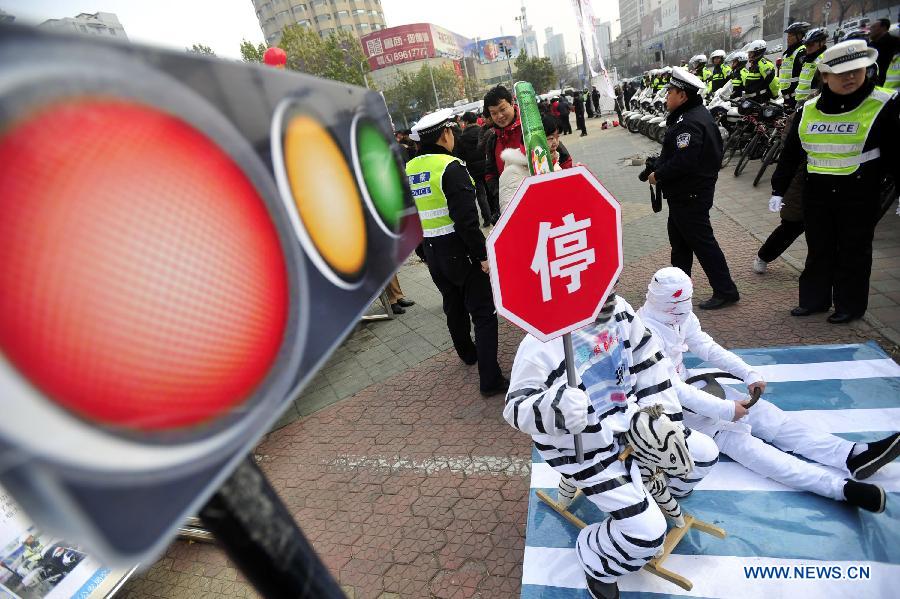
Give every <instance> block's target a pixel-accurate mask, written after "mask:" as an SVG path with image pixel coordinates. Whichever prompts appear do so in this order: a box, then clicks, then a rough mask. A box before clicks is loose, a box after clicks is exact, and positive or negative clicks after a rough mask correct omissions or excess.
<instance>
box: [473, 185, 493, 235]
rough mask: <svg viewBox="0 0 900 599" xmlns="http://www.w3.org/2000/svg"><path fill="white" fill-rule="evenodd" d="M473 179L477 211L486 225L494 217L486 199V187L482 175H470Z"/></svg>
mask: <svg viewBox="0 0 900 599" xmlns="http://www.w3.org/2000/svg"><path fill="white" fill-rule="evenodd" d="M472 180H473V181H475V199H476V200H477V201H478V211H479V212H481V222H482V223H484V226H485V227H486V226H488V225H489V224H490V223H491V221H492V220H493V217H494V211H493V210H491V206H490V204H488V199H487V188H486V187H485V186H484V177H472Z"/></svg>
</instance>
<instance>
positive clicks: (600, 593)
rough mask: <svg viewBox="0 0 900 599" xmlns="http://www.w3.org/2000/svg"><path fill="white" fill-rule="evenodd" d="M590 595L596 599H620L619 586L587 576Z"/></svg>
mask: <svg viewBox="0 0 900 599" xmlns="http://www.w3.org/2000/svg"><path fill="white" fill-rule="evenodd" d="M585 578H587V588H588V594H589V595H590V596H591V597H593V598H594V599H619V585H618V584H616V583H615V582H603V581H601V580H597V579H596V578H593V577H591V576H588V575H587V574H585Z"/></svg>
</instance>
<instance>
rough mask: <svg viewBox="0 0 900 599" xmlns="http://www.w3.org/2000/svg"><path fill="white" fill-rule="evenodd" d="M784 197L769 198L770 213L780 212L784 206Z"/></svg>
mask: <svg viewBox="0 0 900 599" xmlns="http://www.w3.org/2000/svg"><path fill="white" fill-rule="evenodd" d="M783 200H784V197H783V196H772V197H771V198H769V212H778V211H779V210H781V207H782V206H784V202H783Z"/></svg>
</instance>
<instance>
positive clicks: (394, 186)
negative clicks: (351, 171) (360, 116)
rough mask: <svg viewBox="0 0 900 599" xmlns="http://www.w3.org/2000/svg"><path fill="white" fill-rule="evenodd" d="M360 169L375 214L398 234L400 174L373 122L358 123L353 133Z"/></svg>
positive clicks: (401, 210)
mask: <svg viewBox="0 0 900 599" xmlns="http://www.w3.org/2000/svg"><path fill="white" fill-rule="evenodd" d="M356 147H357V152H358V154H359V166H360V170H361V171H362V177H363V181H365V184H366V190H367V191H368V192H369V197H370V198H371V200H372V204H373V205H374V207H375V210H376V211H377V212H378V215H379V216H380V217H381V219H382V220H383V221H384V223H385V225H387V227H388V228H389V229H391V231H395V232H396V231H397V229H398V228H399V225H400V217H401V215H402V214H403V209H404V206H403V173H401V172H400V169H399V167H398V166H397V161H396V159H395V158H394V153H393V151H392V150H391V146H390V144H389V143H388V141H387V140H386V139H385V138H384V136H383V135H382V134H381V131H379V130H378V127H376V126H375V125H374V124H372V123H367V122H360V123H359V126H358V128H357V131H356Z"/></svg>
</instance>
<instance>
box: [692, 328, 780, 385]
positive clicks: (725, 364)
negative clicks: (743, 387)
mask: <svg viewBox="0 0 900 599" xmlns="http://www.w3.org/2000/svg"><path fill="white" fill-rule="evenodd" d="M684 331H685V336H684V340H685V342H686V343H687V345H688V347H689V348H690V350H691V351H692V352H694V353H695V354H696V355H697V356H698V357H699V358H700V359H701V360H703V361H705V362H709V363H711V364H712V365H713V366H715V367H716V368H719V369H721V370H723V371H725V372H728V373H731V374H733V375H735V376H738V377H740V378H742V379H743V380H744V383H746V384H748V385H751V384H753V383H756V382H759V381H762V380H763V377H762V375H760V374H759V373H758V372H756V371H755V370H753V368H752V367H751V366H750V365H749V364H747V363H746V362H744V361H743V360H741V359H740V358H739V357H738V356H737V355H735V354H734V353H732V352H730V351H728V350H727V349H725V348H724V347H722V346H721V345H719V344H718V343H716V342H715V340H714V339H713V338H712V337H710V336H709V335H707V334H706V333H704V332H703V329H701V328H700V321H699V320H698V319H697V316H696V315H694V314H691V315H690V317H689V318H688V320H687V322H685V324H684Z"/></svg>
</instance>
